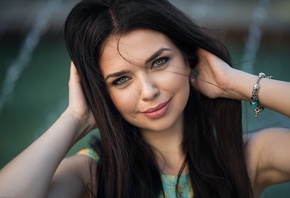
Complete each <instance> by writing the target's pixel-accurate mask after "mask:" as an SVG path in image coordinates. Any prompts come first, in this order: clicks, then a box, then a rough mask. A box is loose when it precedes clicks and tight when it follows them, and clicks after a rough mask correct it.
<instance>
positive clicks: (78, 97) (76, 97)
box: [67, 62, 96, 132]
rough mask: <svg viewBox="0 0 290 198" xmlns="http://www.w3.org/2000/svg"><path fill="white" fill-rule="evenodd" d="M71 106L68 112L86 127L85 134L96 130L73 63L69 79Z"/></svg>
mask: <svg viewBox="0 0 290 198" xmlns="http://www.w3.org/2000/svg"><path fill="white" fill-rule="evenodd" d="M68 84H69V106H68V108H67V111H68V112H70V113H72V115H73V116H74V117H75V118H76V119H77V120H78V121H79V122H80V124H82V125H85V126H86V127H85V128H86V130H85V132H89V131H90V130H92V129H94V128H96V122H95V118H94V116H93V114H92V112H91V110H90V109H89V107H88V105H87V103H86V100H85V97H84V93H83V90H82V86H81V80H80V77H79V75H78V72H77V70H76V68H75V65H74V64H73V62H71V66H70V79H69V83H68Z"/></svg>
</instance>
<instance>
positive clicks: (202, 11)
mask: <svg viewBox="0 0 290 198" xmlns="http://www.w3.org/2000/svg"><path fill="white" fill-rule="evenodd" d="M171 1H172V3H174V4H175V5H176V6H177V7H179V8H180V9H181V10H183V11H184V12H186V13H187V14H188V15H189V16H190V17H191V18H193V19H194V20H195V22H196V23H198V24H200V25H202V26H205V27H206V28H208V29H209V30H210V32H211V33H212V34H214V35H216V36H217V37H219V38H220V39H221V40H223V42H224V43H225V44H226V46H227V47H228V49H229V51H230V53H231V55H232V59H233V62H234V64H235V66H236V67H237V68H239V69H242V70H244V71H248V72H251V73H254V74H258V73H259V72H260V71H263V72H265V73H266V74H268V75H273V76H274V77H275V79H280V80H286V81H290V1H288V0H275V1H274V0H273V1H270V0H171ZM76 2H78V1H77V0H13V1H11V0H1V1H0V168H2V167H3V166H4V165H5V164H6V163H8V162H9V161H10V160H11V159H12V158H13V157H15V156H16V155H17V154H19V153H20V152H21V151H22V150H23V149H25V148H26V147H27V146H28V145H29V144H31V143H32V142H33V141H34V140H35V139H36V138H38V137H39V136H40V135H41V134H42V133H44V132H45V131H46V130H47V129H48V128H49V126H50V125H51V124H52V123H53V122H54V121H55V120H56V119H57V118H58V117H59V115H60V114H61V113H62V112H63V111H64V109H65V108H66V106H67V100H68V98H67V94H68V90H67V82H68V78H69V64H70V59H69V57H68V54H67V52H66V48H65V44H64V41H63V26H64V21H65V18H66V16H67V15H68V13H69V11H70V10H71V8H72V7H73V5H74V4H75V3H76ZM160 11H162V9H160ZM285 91H289V90H285ZM277 97H279V96H277ZM248 106H249V105H248V104H245V105H244V129H245V131H250V132H251V131H255V130H257V129H261V128H264V127H270V126H283V127H290V122H289V119H287V118H286V117H284V116H282V115H279V114H277V113H274V112H271V111H269V110H265V111H264V112H263V113H261V115H259V118H254V112H253V109H250V108H248ZM285 108H286V107H285ZM288 108H289V107H288ZM233 113H234V112H233ZM94 133H96V131H95V132H94ZM90 135H91V134H89V135H88V136H87V137H85V138H84V139H83V140H81V141H80V142H79V143H77V144H76V145H75V146H74V147H73V148H72V149H71V151H70V152H69V153H68V155H73V154H74V153H76V152H77V151H78V150H79V149H81V148H85V147H87V146H88V141H89V138H90ZM51 146H52V147H53V145H51ZM285 152H289V153H290V151H285ZM289 195H290V184H289V183H286V184H279V185H275V186H273V187H270V188H268V189H266V191H265V192H264V193H263V195H262V197H263V198H270V197H271V198H272V197H273V198H274V197H275V198H286V197H287V198H288V197H289Z"/></svg>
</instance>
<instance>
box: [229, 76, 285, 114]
mask: <svg viewBox="0 0 290 198" xmlns="http://www.w3.org/2000/svg"><path fill="white" fill-rule="evenodd" d="M257 78H258V77H257V75H252V74H248V73H246V72H243V71H239V70H235V71H234V72H233V74H232V80H231V82H230V85H229V88H228V90H227V96H226V97H230V98H234V99H239V100H246V101H250V98H251V96H252V91H253V85H254V84H255V83H256V81H257ZM259 85H260V88H259V90H258V97H259V103H260V105H261V106H263V107H265V108H269V109H271V110H274V111H277V112H279V113H281V114H284V115H286V116H288V117H290V83H289V82H283V81H278V80H273V79H267V78H262V79H261V80H260V82H259Z"/></svg>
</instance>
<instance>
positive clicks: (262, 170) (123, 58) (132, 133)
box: [0, 0, 290, 198]
mask: <svg viewBox="0 0 290 198" xmlns="http://www.w3.org/2000/svg"><path fill="white" fill-rule="evenodd" d="M65 40H66V44H67V48H68V51H69V54H70V56H71V59H72V62H73V63H74V64H73V63H72V65H71V71H70V75H71V76H70V81H69V90H70V93H69V106H68V108H67V109H66V110H65V111H64V113H63V114H62V115H61V116H60V118H59V119H58V120H57V121H56V122H55V124H54V125H53V126H52V127H51V128H50V129H49V130H48V131H47V132H46V133H45V134H44V135H43V136H41V137H40V138H39V139H38V140H37V141H35V142H34V143H33V144H32V145H31V146H30V147H28V148H27V149H26V150H24V151H23V152H22V153H21V154H20V155H19V156H17V157H16V158H15V159H14V160H12V161H11V162H10V163H9V164H7V166H6V167H4V168H3V169H2V170H1V172H0V193H2V192H3V193H13V194H15V196H21V197H29V198H33V197H37V198H39V197H84V196H94V197H114V198H115V197H175V196H177V197H193V196H194V197H243V198H248V197H258V196H259V194H260V193H261V192H262V190H263V189H264V188H266V187H267V186H269V185H271V184H274V183H280V182H285V181H289V180H290V166H289V165H288V164H289V162H290V157H289V156H288V155H287V153H284V152H283V151H284V150H287V149H289V148H290V139H289V138H290V133H289V130H288V129H278V128H275V129H272V128H271V129H266V130H264V131H262V132H257V133H255V134H254V135H251V136H247V137H245V138H243V133H242V126H241V100H247V101H251V104H253V105H255V106H256V109H257V113H256V114H257V115H258V114H259V113H260V111H261V110H262V109H263V107H265V108H270V109H272V110H275V111H278V112H280V113H282V114H285V115H286V116H288V117H289V116H290V109H289V108H285V107H286V106H287V105H288V106H289V104H288V103H289V102H288V101H289V99H290V94H289V92H287V91H285V90H287V89H289V88H290V84H289V83H286V82H281V81H277V80H272V79H267V78H266V76H263V75H261V76H259V77H257V76H255V75H251V74H247V73H245V72H242V71H238V70H236V69H233V68H232V67H230V66H229V65H231V62H230V60H229V56H228V54H227V52H226V50H225V49H224V48H223V47H222V45H221V44H220V43H219V42H218V41H216V40H214V39H213V38H211V37H210V36H208V35H206V34H205V33H204V32H203V30H202V29H201V28H200V27H198V26H196V25H195V24H194V23H193V22H192V21H191V20H189V19H188V18H187V17H186V16H185V15H184V14H183V13H181V12H180V11H179V10H177V9H176V8H175V7H173V6H172V5H171V4H170V3H168V2H167V1H166V0H158V1H156V0H146V1H145V0H134V1H133V0H126V1H125V0H124V1H121V0H119V1H117V0H115V1H102V0H100V1H88V0H84V1H82V2H80V3H78V4H77V5H76V6H75V7H74V8H73V10H72V11H71V13H70V15H69V16H68V18H67V21H66V24H65ZM74 65H75V66H76V67H75V66H74ZM255 84H257V85H256V86H255V87H254V89H253V85H255ZM258 85H259V88H257V86H258ZM277 96H279V97H277ZM96 127H97V128H98V129H99V131H100V135H101V139H98V138H95V139H94V141H93V143H92V149H91V150H89V152H87V153H86V154H87V155H75V156H72V157H69V158H66V159H63V158H64V157H65V155H66V153H67V152H68V150H69V149H70V148H71V147H72V145H73V144H74V143H75V142H77V141H78V140H79V139H80V138H82V137H83V136H84V135H86V134H87V133H89V132H90V131H91V130H92V129H94V128H96ZM15 178H17V179H15ZM31 186H33V188H32V189H31Z"/></svg>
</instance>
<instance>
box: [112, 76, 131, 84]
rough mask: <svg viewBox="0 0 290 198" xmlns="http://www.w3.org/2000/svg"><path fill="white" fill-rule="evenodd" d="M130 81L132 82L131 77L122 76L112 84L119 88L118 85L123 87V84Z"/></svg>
mask: <svg viewBox="0 0 290 198" xmlns="http://www.w3.org/2000/svg"><path fill="white" fill-rule="evenodd" d="M128 80H130V78H129V77H127V76H122V77H120V78H118V79H116V80H114V81H113V83H112V84H113V85H116V86H118V85H122V84H124V83H126V82H127V81H128Z"/></svg>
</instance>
